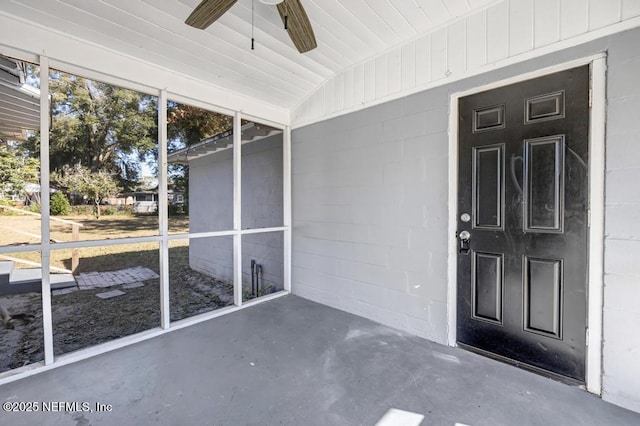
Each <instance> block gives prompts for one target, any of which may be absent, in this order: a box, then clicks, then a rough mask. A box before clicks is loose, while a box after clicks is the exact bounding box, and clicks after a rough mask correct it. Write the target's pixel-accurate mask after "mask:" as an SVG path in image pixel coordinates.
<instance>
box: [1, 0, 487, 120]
mask: <svg viewBox="0 0 640 426" xmlns="http://www.w3.org/2000/svg"><path fill="white" fill-rule="evenodd" d="M301 1H302V4H303V6H304V7H305V9H306V11H307V14H308V15H309V19H310V21H311V23H312V25H313V28H314V31H315V34H316V38H317V40H318V48H316V49H314V50H312V51H311V52H308V53H306V54H300V53H298V52H297V50H296V49H295V48H294V47H293V45H292V43H291V40H290V39H289V37H288V35H287V34H286V32H285V30H284V29H283V25H282V22H281V20H280V16H279V15H278V13H277V10H276V8H275V7H274V6H267V5H264V4H262V3H260V2H259V1H254V2H253V3H252V0H238V1H237V3H236V4H235V5H234V6H233V7H232V8H231V9H230V10H229V11H228V12H227V13H226V14H225V15H224V16H222V18H220V19H219V20H218V21H217V22H215V23H214V24H213V25H211V26H210V27H209V28H208V29H206V30H204V31H203V30H198V29H194V28H191V27H189V26H188V25H186V24H184V20H185V19H186V17H187V16H188V15H189V14H190V13H191V11H192V10H193V9H194V8H195V7H196V6H197V5H198V3H199V2H200V0H100V1H98V0H56V1H52V0H10V1H9V0H7V1H3V2H2V3H1V4H0V13H2V14H5V15H7V16H13V17H17V18H19V19H21V20H24V21H29V22H32V23H34V24H36V25H39V26H41V27H44V28H49V29H51V30H54V31H56V32H58V33H63V34H67V35H69V36H71V37H74V38H76V39H81V40H85V41H87V42H90V43H93V44H96V45H100V46H103V47H105V48H107V49H110V50H112V51H116V52H120V53H122V54H125V55H127V56H130V57H134V58H138V59H140V60H143V61H145V62H148V63H151V64H154V65H157V66H160V67H162V68H165V69H168V70H171V71H174V72H177V73H180V74H184V75H187V76H190V77H192V78H195V79H197V80H201V81H204V82H207V83H209V84H213V85H216V86H219V87H222V88H224V89H226V90H229V91H231V92H235V93H238V94H240V95H242V96H246V97H250V98H253V99H256V100H258V101H261V102H265V103H268V104H272V105H277V106H278V107H282V108H286V109H292V108H294V107H295V106H296V105H299V104H300V103H301V102H302V100H303V99H305V98H307V97H308V96H309V95H311V94H312V93H313V92H314V91H316V89H318V87H320V86H321V85H322V84H323V83H324V82H325V81H326V80H327V79H329V78H330V77H331V76H333V75H335V74H336V73H339V72H341V71H342V70H344V69H346V68H349V67H351V66H353V65H354V64H356V63H358V62H361V61H363V60H365V59H367V58H371V57H374V56H376V55H378V54H380V53H381V52H384V51H386V50H388V49H390V48H391V47H393V46H398V45H400V44H402V43H405V42H407V41H409V40H412V39H414V38H416V37H418V36H419V35H420V34H424V33H428V32H430V31H432V30H433V29H435V28H437V27H440V26H442V25H444V24H446V23H448V22H451V21H452V20H455V19H456V18H458V17H460V16H463V15H468V14H470V13H473V12H474V11H477V10H480V9H482V8H484V7H486V6H487V5H488V4H493V3H496V1H498V0H348V1H339V0H301ZM252 4H253V8H254V11H255V13H254V16H253V21H254V27H253V34H254V37H255V46H256V47H255V50H251V48H250V47H251V34H252V25H251V22H252ZM15 47H17V48H20V46H15ZM33 53H38V52H33ZM54 59H61V60H63V59H64V58H54ZM76 65H80V66H82V65H83V64H76ZM96 71H100V70H96Z"/></svg>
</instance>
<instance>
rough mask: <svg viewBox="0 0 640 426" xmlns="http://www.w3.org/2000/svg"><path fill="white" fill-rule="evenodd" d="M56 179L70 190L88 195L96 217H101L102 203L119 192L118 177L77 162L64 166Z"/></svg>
mask: <svg viewBox="0 0 640 426" xmlns="http://www.w3.org/2000/svg"><path fill="white" fill-rule="evenodd" d="M55 178H56V181H57V182H59V183H60V184H61V185H63V186H64V187H65V188H66V189H67V191H69V192H77V193H79V194H82V195H83V196H84V195H86V196H87V197H88V198H90V199H91V200H93V203H94V205H95V209H96V218H98V219H100V203H102V200H104V199H105V198H107V197H110V196H113V195H115V194H117V193H118V191H119V190H120V188H119V187H118V184H117V181H116V178H115V177H114V176H113V175H112V174H110V173H109V172H107V171H105V170H98V171H97V172H92V171H91V170H90V169H89V168H87V167H84V166H81V165H80V164H76V165H75V166H74V167H69V166H64V167H63V168H62V172H61V173H59V174H57V175H56V176H55Z"/></svg>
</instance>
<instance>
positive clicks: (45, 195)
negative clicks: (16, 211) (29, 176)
mask: <svg viewBox="0 0 640 426" xmlns="http://www.w3.org/2000/svg"><path fill="white" fill-rule="evenodd" d="M40 209H41V210H40V213H41V216H40V234H41V240H42V241H41V247H42V248H41V251H40V253H41V257H40V263H41V264H42V327H43V334H44V363H45V365H49V364H52V363H53V362H54V356H53V322H52V318H51V270H50V265H49V263H50V260H51V242H50V233H49V58H47V57H46V56H41V57H40Z"/></svg>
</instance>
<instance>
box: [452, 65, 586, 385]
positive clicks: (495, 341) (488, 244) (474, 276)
mask: <svg viewBox="0 0 640 426" xmlns="http://www.w3.org/2000/svg"><path fill="white" fill-rule="evenodd" d="M459 114H460V116H459V122H458V125H459V146H458V149H459V186H458V223H457V227H458V228H457V229H458V235H457V238H458V266H457V268H458V283H457V285H458V301H457V312H458V318H457V336H458V337H457V338H458V342H460V343H463V344H465V345H468V346H471V347H473V348H477V349H480V350H482V351H486V352H490V353H492V354H495V355H498V356H500V357H504V358H507V359H509V360H513V361H516V362H518V363H524V364H527V365H530V366H533V367H537V368H541V369H544V370H546V371H550V372H553V373H557V374H560V375H562V376H565V377H570V378H573V379H577V380H579V381H584V380H585V352H586V320H587V318H586V300H587V295H586V289H587V227H588V223H587V205H588V174H587V172H588V166H587V164H588V139H589V138H588V129H589V67H588V66H584V67H580V68H575V69H571V70H568V71H562V72H559V73H556V74H552V75H547V76H544V77H540V78H536V79H533V80H529V81H525V82H522V83H517V84H513V85H510V86H505V87H501V88H498V89H494V90H490V91H486V92H482V93H478V94H475V95H472V96H467V97H464V98H461V99H460V100H459Z"/></svg>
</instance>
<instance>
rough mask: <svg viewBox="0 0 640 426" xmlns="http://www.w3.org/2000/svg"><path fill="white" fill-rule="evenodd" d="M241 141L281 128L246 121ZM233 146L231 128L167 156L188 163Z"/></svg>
mask: <svg viewBox="0 0 640 426" xmlns="http://www.w3.org/2000/svg"><path fill="white" fill-rule="evenodd" d="M241 131H242V137H241V140H242V143H243V144H245V143H251V142H256V141H259V140H261V139H265V138H268V137H271V136H275V135H278V134H281V133H282V130H280V129H276V128H274V127H270V126H266V125H264V124H257V123H247V124H245V125H243V126H242V128H241ZM232 147H233V130H229V131H226V132H223V133H219V134H217V135H215V136H213V137H211V138H209V139H205V140H203V141H200V142H198V143H196V144H194V145H191V146H188V147H186V148H183V149H180V150H178V151H175V152H172V153H171V154H169V155H168V156H167V161H168V162H169V163H178V164H188V163H189V162H190V161H192V160H195V159H196V158H200V157H205V156H207V155H212V154H216V153H218V152H221V151H224V150H227V149H229V148H232Z"/></svg>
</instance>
